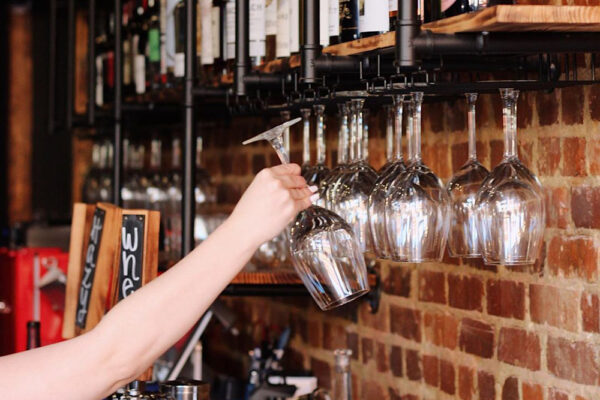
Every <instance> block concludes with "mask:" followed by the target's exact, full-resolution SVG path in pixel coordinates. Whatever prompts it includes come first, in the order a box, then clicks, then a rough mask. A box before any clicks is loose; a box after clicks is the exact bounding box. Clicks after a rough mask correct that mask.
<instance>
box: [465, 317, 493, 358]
mask: <svg viewBox="0 0 600 400" xmlns="http://www.w3.org/2000/svg"><path fill="white" fill-rule="evenodd" d="M459 347H460V349H461V350H462V351H464V352H466V353H470V354H474V355H476V356H479V357H482V358H491V357H492V355H493V354H494V330H493V328H492V326H491V325H488V324H486V323H484V322H480V321H476V320H473V319H470V318H463V320H462V321H461V327H460V339H459Z"/></svg>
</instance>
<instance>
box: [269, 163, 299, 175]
mask: <svg viewBox="0 0 600 400" xmlns="http://www.w3.org/2000/svg"><path fill="white" fill-rule="evenodd" d="M270 170H271V171H272V172H273V173H274V174H275V175H300V166H299V165H298V164H281V165H276V166H275V167H271V168H270Z"/></svg>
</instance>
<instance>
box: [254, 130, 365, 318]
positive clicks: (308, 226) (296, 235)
mask: <svg viewBox="0 0 600 400" xmlns="http://www.w3.org/2000/svg"><path fill="white" fill-rule="evenodd" d="M299 120H300V119H299V118H296V119H295V120H292V121H288V122H286V123H284V124H282V125H279V126H277V127H275V128H272V129H270V130H268V131H266V132H263V133H261V134H260V135H258V136H255V137H253V138H251V139H249V140H246V141H245V142H244V144H248V143H252V142H255V141H258V140H268V141H269V143H271V145H272V146H273V148H274V149H275V152H276V153H277V155H278V156H279V159H280V160H281V162H282V163H284V164H287V163H289V155H288V153H287V152H286V151H285V148H284V146H283V140H282V134H283V130H284V129H285V127H286V126H290V125H293V124H295V123H297V122H298V121H299ZM290 256H291V259H292V263H293V264H294V268H295V269H296V272H297V273H298V275H299V276H300V279H302V282H303V283H304V285H305V286H306V288H307V289H308V291H309V293H310V295H311V296H312V298H313V299H314V300H315V302H316V303H317V304H318V306H319V307H320V308H321V309H322V310H329V309H332V308H334V307H337V306H341V305H342V304H346V303H348V302H350V301H352V300H354V299H356V298H358V297H360V296H362V295H363V294H365V293H367V292H368V291H369V283H368V279H367V268H366V265H365V260H364V258H363V256H362V253H361V249H360V244H359V242H358V240H357V239H356V237H355V235H354V232H353V230H352V228H351V227H350V226H349V225H348V224H347V223H346V222H345V221H344V220H343V219H342V218H340V217H339V216H338V215H336V214H335V213H333V212H331V211H329V210H327V209H325V208H322V207H319V206H314V205H313V206H310V207H309V208H307V209H306V210H304V211H301V212H300V213H299V214H298V215H297V216H296V219H295V220H294V222H293V223H292V226H291V229H290Z"/></svg>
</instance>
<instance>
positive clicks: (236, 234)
mask: <svg viewBox="0 0 600 400" xmlns="http://www.w3.org/2000/svg"><path fill="white" fill-rule="evenodd" d="M219 230H222V231H223V233H224V237H225V238H226V239H227V241H228V242H229V243H231V244H232V246H233V245H235V247H236V248H237V249H239V250H240V251H241V252H242V254H243V255H245V256H248V257H251V256H252V255H253V254H254V252H255V251H256V249H257V248H258V246H260V245H261V244H262V242H260V243H258V240H255V236H254V235H252V232H251V231H250V230H249V229H248V227H247V226H246V224H244V222H243V221H242V219H241V218H239V217H238V216H237V215H236V213H235V211H234V212H233V213H232V214H231V215H230V216H229V217H228V218H227V219H226V220H225V221H224V222H223V224H222V225H221V226H220V227H219Z"/></svg>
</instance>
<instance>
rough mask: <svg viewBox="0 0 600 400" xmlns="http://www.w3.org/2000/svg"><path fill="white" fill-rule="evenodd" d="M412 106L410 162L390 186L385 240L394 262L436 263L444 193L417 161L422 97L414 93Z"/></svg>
mask: <svg viewBox="0 0 600 400" xmlns="http://www.w3.org/2000/svg"><path fill="white" fill-rule="evenodd" d="M413 102H414V104H413V121H412V123H413V132H412V134H413V136H414V137H413V138H412V141H411V140H409V151H410V152H411V156H412V160H411V163H410V164H409V166H408V168H407V170H406V172H405V173H404V174H401V175H400V176H398V178H396V179H395V180H394V181H393V182H392V183H391V186H390V192H389V195H388V202H387V206H386V213H385V220H386V227H387V237H388V240H389V244H390V251H391V257H392V259H393V260H395V261H405V262H426V261H440V260H441V259H442V256H443V254H444V248H445V246H446V239H447V237H448V224H449V206H448V204H449V199H448V193H447V192H446V189H445V188H444V186H443V185H442V181H441V180H440V179H439V178H438V177H437V176H436V175H435V174H434V173H433V172H432V171H431V170H430V169H429V168H428V167H427V166H426V165H425V164H423V161H422V160H421V104H422V102H423V93H422V92H417V93H414V94H413ZM409 133H410V132H409Z"/></svg>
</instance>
